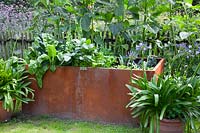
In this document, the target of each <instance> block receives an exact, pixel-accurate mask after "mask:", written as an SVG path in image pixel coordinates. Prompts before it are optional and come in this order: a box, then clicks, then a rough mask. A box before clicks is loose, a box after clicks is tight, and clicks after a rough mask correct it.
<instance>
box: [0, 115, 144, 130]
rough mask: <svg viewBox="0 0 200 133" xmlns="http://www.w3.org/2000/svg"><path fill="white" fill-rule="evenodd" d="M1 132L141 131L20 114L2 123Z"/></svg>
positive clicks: (126, 127)
mask: <svg viewBox="0 0 200 133" xmlns="http://www.w3.org/2000/svg"><path fill="white" fill-rule="evenodd" d="M0 133H140V130H139V129H138V128H132V127H128V126H118V125H107V124H98V123H93V122H83V121H73V120H66V119H57V118H52V117H48V116H40V117H27V116H20V117H17V118H14V119H12V120H11V121H9V122H6V123H0Z"/></svg>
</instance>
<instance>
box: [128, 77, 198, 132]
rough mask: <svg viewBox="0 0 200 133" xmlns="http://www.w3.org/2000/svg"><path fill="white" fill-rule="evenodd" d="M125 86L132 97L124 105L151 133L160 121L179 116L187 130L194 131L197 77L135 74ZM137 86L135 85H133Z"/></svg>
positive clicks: (196, 105) (196, 107) (196, 117)
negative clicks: (148, 77) (141, 75)
mask: <svg viewBox="0 0 200 133" xmlns="http://www.w3.org/2000/svg"><path fill="white" fill-rule="evenodd" d="M132 84H134V86H132V85H126V86H127V87H128V88H129V90H130V93H129V95H131V96H132V98H131V100H130V103H129V104H128V105H127V107H130V108H131V109H132V116H133V117H134V118H135V117H139V118H140V124H141V126H142V129H144V130H148V131H149V132H150V133H154V132H155V131H156V133H158V132H159V131H160V126H159V125H160V120H162V119H164V118H165V119H179V120H181V121H182V122H183V123H184V124H185V127H186V129H187V132H191V129H193V130H194V131H195V129H196V128H195V124H194V122H195V120H196V119H199V118H200V77H197V76H193V77H190V78H184V77H172V76H165V77H161V76H160V77H157V76H154V77H153V78H152V79H151V81H148V80H147V76H146V74H145V73H144V77H143V78H142V77H137V76H134V77H133V78H132ZM135 86H137V87H135Z"/></svg>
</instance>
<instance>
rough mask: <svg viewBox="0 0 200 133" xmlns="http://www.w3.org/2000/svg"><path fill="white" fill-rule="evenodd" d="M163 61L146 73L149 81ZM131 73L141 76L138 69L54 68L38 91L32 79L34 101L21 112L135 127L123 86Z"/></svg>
mask: <svg viewBox="0 0 200 133" xmlns="http://www.w3.org/2000/svg"><path fill="white" fill-rule="evenodd" d="M163 69H164V59H160V60H159V62H158V64H157V65H156V66H155V68H154V69H153V70H149V71H146V73H147V77H148V79H149V80H150V79H151V78H152V77H153V75H154V74H157V75H158V74H161V73H162V72H163ZM133 74H136V75H138V76H143V71H142V70H124V69H106V68H81V67H70V66H66V67H58V68H57V69H56V71H55V72H53V73H52V72H50V71H48V72H47V73H46V74H45V76H44V78H43V88H42V89H39V88H38V86H37V83H36V81H35V80H32V84H31V88H33V89H34V90H35V101H34V102H30V103H28V104H24V105H23V109H22V111H23V113H25V114H29V115H53V116H57V117H61V118H70V119H79V120H87V121H98V122H103V123H115V124H132V125H133V124H137V119H133V118H132V117H131V111H130V109H127V108H126V105H127V104H128V103H129V100H130V96H128V95H127V93H128V92H129V90H128V88H126V87H125V84H129V83H130V78H131V76H132V75H133Z"/></svg>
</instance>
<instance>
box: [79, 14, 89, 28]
mask: <svg viewBox="0 0 200 133" xmlns="http://www.w3.org/2000/svg"><path fill="white" fill-rule="evenodd" d="M90 24H91V17H90V16H89V14H85V15H84V16H83V17H82V19H81V27H82V29H83V30H84V31H89V30H90Z"/></svg>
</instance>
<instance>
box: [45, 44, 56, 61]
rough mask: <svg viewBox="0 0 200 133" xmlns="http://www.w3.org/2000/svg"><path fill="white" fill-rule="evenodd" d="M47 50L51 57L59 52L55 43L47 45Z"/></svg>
mask: <svg viewBox="0 0 200 133" xmlns="http://www.w3.org/2000/svg"><path fill="white" fill-rule="evenodd" d="M46 50H47V53H48V56H49V57H50V58H54V57H56V54H57V52H56V48H55V46H54V45H47V47H46Z"/></svg>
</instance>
